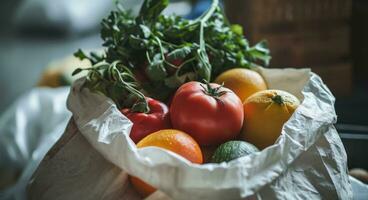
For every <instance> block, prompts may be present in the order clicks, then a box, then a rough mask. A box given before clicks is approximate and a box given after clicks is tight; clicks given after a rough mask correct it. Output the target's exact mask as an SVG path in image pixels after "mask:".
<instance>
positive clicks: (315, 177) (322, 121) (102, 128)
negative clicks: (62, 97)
mask: <svg viewBox="0 0 368 200" xmlns="http://www.w3.org/2000/svg"><path fill="white" fill-rule="evenodd" d="M257 70H258V71H259V72H260V74H261V75H262V76H263V77H264V79H265V80H266V82H267V84H268V86H269V88H272V89H274V88H277V89H282V90H285V91H288V92H290V93H292V94H294V95H295V96H297V97H298V98H299V99H300V100H301V102H302V103H301V105H300V106H299V107H298V109H297V110H296V111H295V113H294V114H293V116H292V117H291V118H290V120H289V121H288V122H287V123H286V124H285V125H284V127H283V130H282V135H281V136H280V137H279V138H278V140H277V141H276V143H275V144H274V145H272V146H269V147H267V148H265V149H264V150H262V151H260V152H257V153H254V154H251V155H249V156H245V157H242V158H239V159H236V160H233V161H231V162H229V163H221V164H203V165H198V164H192V163H190V162H188V161H187V160H186V159H184V158H183V157H181V156H178V155H177V154H174V153H172V152H170V151H166V150H164V149H161V148H156V147H147V148H142V149H137V148H136V146H135V144H134V143H133V142H132V140H131V139H130V138H129V131H130V128H131V126H132V124H131V122H130V121H129V120H128V119H127V118H126V117H125V116H123V115H122V114H121V112H120V111H119V110H117V109H116V105H115V104H114V103H113V102H112V101H111V100H110V99H108V98H106V97H105V96H102V95H99V94H95V93H91V92H90V91H89V90H88V89H82V90H80V88H79V87H80V84H81V83H82V82H83V79H81V80H79V81H77V82H76V83H75V84H74V85H73V88H72V90H71V93H70V95H69V98H68V108H69V109H70V110H71V111H72V112H73V119H74V121H75V123H76V126H77V127H78V130H79V131H80V133H81V134H82V135H83V136H84V137H85V138H86V139H87V141H88V142H89V144H90V145H91V146H92V147H93V148H94V149H95V150H96V151H97V152H98V153H99V154H101V155H102V156H103V157H104V158H105V159H106V160H107V161H109V162H111V163H113V164H114V165H115V166H117V167H118V168H120V169H122V170H123V171H124V172H127V173H129V174H131V175H134V176H136V177H139V178H140V179H142V180H144V181H145V182H147V183H149V184H150V185H152V186H154V187H155V188H158V189H159V190H161V191H162V192H163V193H165V194H166V195H167V196H169V197H171V198H173V199H187V198H188V196H190V197H191V198H192V199H197V198H200V197H206V199H223V198H228V199H229V198H230V199H239V198H243V197H249V196H252V195H255V196H257V197H258V198H260V199H264V198H298V197H300V198H318V197H321V196H323V195H324V194H328V195H329V196H333V197H335V198H341V199H346V198H347V199H349V198H351V197H352V192H351V187H350V184H349V179H348V174H347V166H346V153H345V150H344V147H343V145H342V143H341V141H340V139H339V137H338V134H337V132H336V130H335V128H334V126H333V124H334V123H335V121H336V114H335V111H334V107H333V105H334V97H333V96H332V94H331V93H330V91H329V90H328V89H327V88H326V86H325V85H324V84H323V82H322V81H321V79H320V78H319V77H318V76H317V75H315V74H313V73H311V72H310V71H309V70H307V69H298V70H296V69H264V68H258V69H257ZM281 80H282V81H281ZM76 91H80V92H76ZM91 108H93V109H91ZM92 163H93V161H91V163H90V164H92ZM102 177H103V176H102ZM94 181H96V182H95V183H94V184H95V185H99V186H100V187H108V186H107V185H105V184H106V183H107V182H108V181H107V180H106V179H103V178H100V179H98V180H94ZM59 187H60V186H59ZM63 187H64V189H65V190H67V188H68V186H67V185H63ZM290 188H293V192H292V193H291V192H290ZM50 190H52V188H50ZM90 192H92V193H93V191H90ZM96 195H97V194H96Z"/></svg>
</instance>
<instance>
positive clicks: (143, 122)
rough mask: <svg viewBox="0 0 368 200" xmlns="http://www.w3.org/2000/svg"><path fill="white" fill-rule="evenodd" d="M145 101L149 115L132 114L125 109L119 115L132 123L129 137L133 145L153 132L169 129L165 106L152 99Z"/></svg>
mask: <svg viewBox="0 0 368 200" xmlns="http://www.w3.org/2000/svg"><path fill="white" fill-rule="evenodd" d="M146 99H147V103H148V107H149V108H150V112H149V113H140V112H132V111H131V110H130V109H127V108H124V109H122V110H121V113H123V114H124V115H125V116H126V117H128V119H129V120H130V121H132V122H133V127H132V130H131V131H130V135H129V136H130V138H131V139H132V140H133V141H134V143H138V142H139V141H140V140H141V139H143V138H144V137H146V136H147V135H149V134H151V133H153V132H156V131H158V130H161V129H168V128H171V124H170V117H169V109H168V108H167V106H166V105H165V104H164V103H162V102H160V101H157V100H154V99H152V98H148V97H147V98H146Z"/></svg>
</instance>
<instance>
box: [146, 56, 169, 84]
mask: <svg viewBox="0 0 368 200" xmlns="http://www.w3.org/2000/svg"><path fill="white" fill-rule="evenodd" d="M146 71H147V73H146V74H147V76H148V77H149V78H150V79H151V80H152V81H160V80H163V79H164V78H165V77H166V76H167V72H166V69H165V67H164V61H163V60H162V59H161V54H159V53H158V54H156V55H155V56H154V58H153V60H152V61H151V62H150V63H149V65H148V66H147V70H146Z"/></svg>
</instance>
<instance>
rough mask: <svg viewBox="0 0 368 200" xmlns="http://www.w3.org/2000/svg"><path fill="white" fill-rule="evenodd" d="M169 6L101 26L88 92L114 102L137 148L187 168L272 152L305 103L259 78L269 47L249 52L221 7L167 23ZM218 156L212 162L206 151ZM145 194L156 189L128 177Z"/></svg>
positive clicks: (148, 1)
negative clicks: (169, 155) (170, 156)
mask: <svg viewBox="0 0 368 200" xmlns="http://www.w3.org/2000/svg"><path fill="white" fill-rule="evenodd" d="M168 3H169V1H168V0H145V1H144V3H143V5H142V7H141V10H140V12H139V14H138V15H137V16H136V17H133V16H132V15H131V13H130V12H129V11H126V10H124V9H123V8H122V7H121V6H119V5H118V6H117V10H116V11H112V12H111V13H110V15H109V16H108V17H107V18H106V19H103V21H102V30H101V37H102V39H103V41H104V43H103V45H104V47H105V52H104V53H103V54H101V55H99V54H97V53H91V54H90V55H87V54H85V53H84V52H83V51H81V50H78V52H76V53H75V56H77V57H78V58H80V59H87V60H89V61H90V62H91V63H92V65H93V66H92V67H90V68H84V69H77V70H76V71H74V73H73V74H77V73H79V72H81V71H83V70H86V71H87V75H86V77H85V78H86V79H85V82H84V85H83V87H86V88H89V89H90V90H91V91H93V92H97V93H101V94H103V95H106V96H107V97H109V98H111V99H112V100H113V101H114V102H115V103H116V105H117V107H118V108H119V110H120V111H121V113H122V114H124V115H125V116H126V117H127V118H129V119H130V121H132V122H133V127H132V130H131V132H130V138H131V139H132V140H133V141H134V143H136V144H137V147H138V148H143V147H147V146H157V147H161V148H164V149H166V150H169V151H172V152H174V153H177V154H178V155H180V156H182V157H184V158H186V159H187V160H189V161H191V162H193V163H198V164H202V163H203V162H213V163H221V162H230V161H231V160H233V159H236V158H239V157H242V156H245V155H249V154H251V153H254V152H257V151H259V150H258V149H263V148H266V147H267V146H269V145H272V144H273V143H274V142H275V141H276V139H277V138H278V137H279V135H280V133H281V128H282V126H283V124H284V123H285V122H286V121H287V120H288V119H289V117H290V116H291V115H292V114H293V112H294V110H295V109H296V108H297V106H298V105H299V100H298V99H297V98H296V97H294V96H293V95H292V94H290V93H287V92H285V91H280V90H268V89H267V84H266V82H265V81H264V80H263V78H262V76H261V75H260V74H258V73H257V72H256V71H254V70H252V69H253V67H254V66H257V65H263V66H265V65H268V62H269V60H270V56H269V50H268V49H267V46H266V43H265V42H264V41H262V42H260V43H258V44H256V45H255V46H250V45H249V43H248V41H247V40H246V39H245V38H244V36H243V30H242V28H241V27H240V26H238V25H231V24H229V22H228V21H227V20H226V18H225V16H224V14H223V12H222V10H221V9H220V7H219V5H218V0H214V1H213V3H212V5H211V7H210V8H209V9H208V10H207V11H206V12H205V13H204V14H203V15H202V16H200V17H199V18H197V19H194V20H188V19H184V18H182V17H179V16H175V15H171V16H166V15H162V14H161V12H162V11H163V10H164V9H165V8H166V6H167V5H168ZM207 147H215V148H217V149H216V151H214V152H213V153H212V155H211V157H212V159H209V160H208V159H204V156H203V154H202V151H203V149H204V148H207ZM131 182H132V184H133V185H134V187H135V188H136V189H137V190H138V191H139V193H141V194H142V195H143V196H147V195H149V194H151V193H152V192H153V191H155V188H153V187H152V186H150V185H148V184H146V183H144V182H143V181H142V180H140V179H138V178H136V177H131Z"/></svg>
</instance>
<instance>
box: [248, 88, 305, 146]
mask: <svg viewBox="0 0 368 200" xmlns="http://www.w3.org/2000/svg"><path fill="white" fill-rule="evenodd" d="M299 104H300V102H299V100H298V98H296V97H295V96H294V95H292V94H290V93H288V92H285V91H282V90H264V91H260V92H257V93H255V94H253V95H252V96H250V97H249V98H248V99H247V100H246V101H245V102H244V128H243V134H242V135H243V138H244V140H245V141H248V142H250V143H252V144H254V145H255V146H257V147H258V148H259V149H264V148H265V147H267V146H270V145H272V144H273V143H274V142H275V141H276V139H277V138H278V137H279V136H280V134H281V129H282V126H283V125H284V123H285V122H286V121H287V120H289V118H290V117H291V115H292V114H293V113H294V111H295V109H296V108H297V107H298V106H299Z"/></svg>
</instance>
